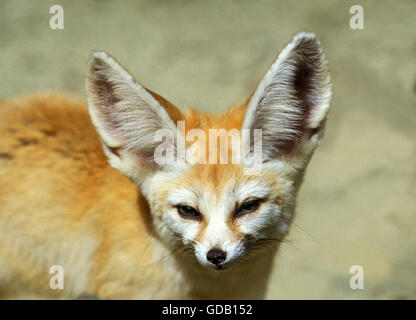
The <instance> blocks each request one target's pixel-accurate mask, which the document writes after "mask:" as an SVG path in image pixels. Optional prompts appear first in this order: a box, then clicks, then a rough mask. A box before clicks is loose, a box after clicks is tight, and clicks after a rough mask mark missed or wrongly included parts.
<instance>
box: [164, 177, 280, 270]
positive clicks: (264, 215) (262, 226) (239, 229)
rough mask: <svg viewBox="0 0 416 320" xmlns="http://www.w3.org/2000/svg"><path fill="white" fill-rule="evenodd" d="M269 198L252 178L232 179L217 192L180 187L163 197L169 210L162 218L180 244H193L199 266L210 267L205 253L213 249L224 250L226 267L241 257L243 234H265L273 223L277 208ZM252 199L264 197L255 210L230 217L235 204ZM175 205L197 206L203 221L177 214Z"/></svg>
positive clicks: (278, 212) (278, 211)
mask: <svg viewBox="0 0 416 320" xmlns="http://www.w3.org/2000/svg"><path fill="white" fill-rule="evenodd" d="M270 197H271V190H270V188H269V186H267V184H265V183H264V182H261V181H255V180H252V181H248V182H245V183H241V184H239V183H238V182H237V181H236V180H234V179H232V180H230V181H229V183H227V185H226V186H224V189H223V192H222V193H221V195H218V193H216V192H215V190H213V189H211V188H209V187H206V188H204V189H199V188H198V189H197V188H195V189H192V188H191V187H189V186H187V187H185V186H180V187H178V188H176V189H173V190H172V191H171V192H170V193H169V196H168V198H167V200H168V202H169V204H170V208H171V209H168V210H167V211H166V212H164V215H163V217H164V218H163V221H164V223H165V225H166V226H167V227H168V228H169V229H170V230H171V231H172V232H173V233H174V234H176V235H178V236H180V237H181V239H182V243H183V244H184V245H193V248H194V252H195V256H196V258H197V259H198V261H199V262H200V263H201V264H202V265H204V266H207V267H213V265H212V264H211V263H210V262H209V261H208V260H207V253H208V251H209V250H211V249H213V248H217V249H221V250H222V251H224V252H226V255H227V256H226V260H225V261H224V263H223V266H227V265H229V264H232V263H233V262H235V261H237V260H240V259H242V258H243V257H244V255H245V253H246V244H245V239H246V236H250V237H251V238H252V239H258V238H264V237H267V236H269V235H268V234H266V231H265V230H266V229H267V230H268V228H269V227H270V226H273V225H276V224H277V222H278V220H279V217H280V213H281V209H280V208H279V206H278V205H277V204H275V203H274V202H273V201H270V200H272V199H270ZM252 198H258V199H267V200H265V201H264V202H263V203H262V204H261V206H260V208H259V209H258V210H257V211H256V212H253V213H249V214H247V215H244V216H242V217H239V218H232V217H231V215H233V214H234V211H235V209H236V207H238V206H239V205H241V204H242V203H243V202H244V201H245V200H247V199H252ZM178 204H183V205H189V206H192V207H194V208H195V209H197V210H198V211H199V212H200V213H201V215H202V216H203V217H202V219H203V222H200V221H196V220H188V219H184V218H182V217H180V216H179V214H178V212H177V210H176V208H175V206H177V205H178ZM232 219H234V221H232ZM230 220H231V221H232V222H231V223H232V224H233V225H234V226H233V227H231V225H230ZM267 232H269V231H267Z"/></svg>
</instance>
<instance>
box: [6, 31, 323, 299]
mask: <svg viewBox="0 0 416 320" xmlns="http://www.w3.org/2000/svg"><path fill="white" fill-rule="evenodd" d="M87 97H88V103H87V102H86V101H84V100H81V99H75V98H71V97H68V96H66V95H65V94H62V93H54V92H46V93H34V94H28V95H25V96H21V97H16V98H11V99H8V100H4V101H1V102H0V298H17V299H20V298H45V299H51V298H52V299H54V298H59V299H73V298H76V297H78V296H80V295H83V294H93V295H96V296H99V297H102V298H108V299H237V298H242V299H248V298H257V299H259V298H263V297H264V295H265V292H266V290H267V286H268V285H270V284H268V278H269V274H270V271H271V268H272V264H273V259H274V253H275V252H276V251H277V250H278V247H279V244H280V242H282V241H283V239H284V237H285V235H286V234H287V233H288V231H289V227H290V223H291V221H292V219H293V217H294V211H295V204H296V194H297V192H298V189H299V187H300V184H301V181H302V177H303V173H304V170H305V168H306V165H307V163H308V162H309V160H310V157H311V156H312V153H313V151H314V150H315V148H316V147H317V145H318V144H319V142H320V140H321V138H322V135H323V129H324V123H325V119H326V115H327V113H328V110H329V102H330V98H331V85H330V80H329V73H328V68H327V65H326V61H325V58H324V56H323V53H322V49H321V46H320V43H319V41H318V40H317V39H316V38H315V36H314V35H313V34H308V33H301V34H298V35H297V36H296V37H295V38H294V39H293V40H292V41H291V42H290V43H289V44H288V45H287V47H286V48H285V49H284V50H283V51H282V53H281V54H280V55H279V56H278V58H277V60H276V62H275V63H274V64H273V65H272V67H271V68H270V70H269V71H268V73H266V75H265V77H264V79H263V80H262V81H261V83H260V85H259V86H258V88H257V89H256V90H255V91H254V93H253V94H252V95H251V96H250V97H249V99H248V100H247V101H246V102H245V103H244V104H241V105H235V106H233V107H232V108H230V109H229V110H228V111H227V112H226V113H225V114H222V115H212V114H206V113H201V112H198V111H196V110H193V109H189V110H187V111H186V112H182V111H181V110H179V109H178V108H176V107H175V106H174V105H173V104H171V103H170V102H168V101H167V100H166V99H164V98H162V97H161V96H159V95H157V94H156V93H154V92H152V91H150V90H148V89H146V88H144V87H143V86H141V85H140V84H139V83H137V82H136V81H135V80H134V78H133V77H132V76H131V75H130V74H129V73H128V72H127V71H126V70H125V69H124V68H122V67H121V66H120V65H119V63H118V62H117V61H116V60H115V59H114V58H112V57H111V56H109V55H107V54H105V53H95V54H94V55H93V57H92V58H91V59H90V61H89V64H88V70H87ZM177 121H184V123H185V130H186V132H187V133H188V132H190V131H191V130H192V129H195V128H198V129H202V130H203V131H205V132H208V130H209V129H213V128H218V129H220V128H223V129H226V130H231V129H238V130H240V129H243V128H248V129H250V130H253V129H254V128H259V129H262V130H263V153H262V157H263V165H262V169H261V172H260V173H259V174H258V175H245V174H244V172H243V171H244V170H243V169H244V165H242V164H193V165H190V164H188V163H186V164H185V165H183V166H177V165H172V166H166V167H161V166H158V165H155V163H154V162H153V160H152V152H153V151H154V149H155V146H156V145H155V142H154V141H153V140H152V138H153V136H152V135H153V134H154V132H155V130H156V129H159V128H165V129H166V130H174V129H175V128H176V123H177ZM174 143H175V144H177V141H175V142H174ZM187 145H188V142H187ZM202 148H204V146H203V147H202ZM230 148H231V146H230ZM195 152H196V153H198V152H201V150H196V151H195ZM251 197H255V198H261V199H262V200H261V205H260V207H259V208H258V209H256V211H255V212H252V213H249V214H246V215H244V216H242V217H241V218H236V217H235V216H233V214H232V212H234V210H235V208H236V207H238V206H239V205H240V204H241V202H243V201H245V199H248V198H251ZM181 203H185V204H186V205H188V206H192V207H195V208H197V209H198V211H199V212H200V213H201V215H200V217H199V220H198V221H195V220H187V219H184V218H183V217H180V216H179V215H178V213H177V208H176V206H177V205H179V204H181ZM213 247H220V248H221V249H222V250H224V251H227V259H230V260H229V261H228V260H226V261H225V264H224V268H213V267H212V266H211V264H210V262H209V261H206V255H207V251H209V250H210V249H211V248H213ZM53 265H59V266H62V268H63V270H64V288H63V289H55V290H53V289H51V286H50V279H51V277H52V274H51V273H50V268H51V266H53Z"/></svg>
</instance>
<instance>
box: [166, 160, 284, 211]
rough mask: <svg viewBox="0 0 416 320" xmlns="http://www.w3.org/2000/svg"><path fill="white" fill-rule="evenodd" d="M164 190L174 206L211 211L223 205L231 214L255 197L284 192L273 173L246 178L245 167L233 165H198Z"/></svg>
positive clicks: (247, 176)
mask: <svg viewBox="0 0 416 320" xmlns="http://www.w3.org/2000/svg"><path fill="white" fill-rule="evenodd" d="M159 187H160V185H159ZM162 190H163V191H162V196H163V197H165V199H167V200H168V201H169V202H170V203H171V204H172V205H177V204H188V205H192V206H195V207H199V208H200V209H201V210H203V211H208V212H209V211H210V209H211V208H217V209H218V207H221V206H222V207H223V208H224V210H226V211H227V212H229V211H231V210H232V209H234V207H235V206H236V205H238V204H241V203H242V202H243V201H245V200H247V199H249V198H251V197H253V198H273V199H275V198H276V197H277V196H278V195H279V194H280V191H281V190H280V187H279V183H278V180H277V179H276V177H275V176H273V175H272V174H267V173H262V174H261V175H259V176H249V175H245V174H244V169H243V168H242V166H240V165H233V164H206V165H194V166H192V167H191V168H190V169H189V170H188V171H186V172H184V174H183V175H181V176H180V177H178V178H177V179H173V180H169V181H167V183H166V184H164V187H163V188H162ZM208 212H207V213H208ZM203 213H204V212H203Z"/></svg>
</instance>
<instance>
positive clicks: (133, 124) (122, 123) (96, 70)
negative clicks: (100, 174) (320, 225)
mask: <svg viewBox="0 0 416 320" xmlns="http://www.w3.org/2000/svg"><path fill="white" fill-rule="evenodd" d="M86 90H87V99H88V107H89V113H90V116H91V119H92V122H93V124H94V125H95V127H96V129H97V131H98V133H99V135H100V137H101V141H102V144H103V147H104V151H105V153H106V155H107V156H108V157H109V160H110V164H111V165H112V166H113V167H115V168H116V169H118V170H119V171H121V172H122V173H123V174H125V175H126V176H127V177H129V178H130V179H132V180H134V181H136V182H137V181H140V180H141V179H142V177H143V176H144V175H145V174H146V172H145V171H149V170H154V169H155V168H156V167H157V164H156V162H155V161H154V152H155V149H156V148H157V146H158V145H160V144H161V141H160V140H158V139H157V138H156V135H157V132H159V133H160V132H165V133H166V131H167V133H171V134H172V135H171V137H173V139H175V138H176V126H175V123H174V121H177V120H179V119H180V117H181V113H180V111H179V110H178V109H176V108H175V107H174V106H173V105H172V104H170V103H169V102H168V101H166V100H165V99H163V98H162V97H160V96H158V95H156V94H154V93H153V92H151V91H149V90H147V89H145V88H144V87H143V86H141V85H140V84H138V83H137V82H136V81H135V79H134V78H133V76H132V75H130V74H129V73H128V72H127V71H126V70H125V69H124V68H123V67H122V66H121V65H120V64H119V63H118V62H117V61H116V60H115V59H114V58H113V57H111V56H109V55H107V54H106V53H104V52H95V53H94V54H93V55H92V57H91V58H90V60H89V62H88V67H87V74H86ZM162 105H163V106H162ZM169 114H170V115H171V116H170V115H169ZM159 130H164V131H159ZM165 136H166V135H165ZM170 142H171V144H173V146H172V147H173V148H174V144H175V142H174V141H170Z"/></svg>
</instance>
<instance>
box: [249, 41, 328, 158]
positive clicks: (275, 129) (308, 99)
mask: <svg viewBox="0 0 416 320" xmlns="http://www.w3.org/2000/svg"><path fill="white" fill-rule="evenodd" d="M331 94H332V93H331V84H330V77H329V70H328V67H327V64H326V60H325V57H324V54H323V52H322V47H321V44H320V42H319V40H318V39H316V37H315V35H314V34H312V33H299V34H298V35H296V36H295V37H294V38H293V40H292V41H291V42H290V43H289V44H288V45H287V46H286V47H285V48H284V49H283V50H282V52H281V53H280V54H279V56H278V57H277V59H276V61H275V62H274V63H273V65H272V66H271V68H270V70H269V71H268V72H267V73H266V75H265V76H264V78H263V80H262V81H261V82H260V84H259V86H258V87H257V89H256V91H255V92H254V93H253V95H252V96H251V98H250V101H249V103H248V106H247V111H246V115H245V119H244V122H243V128H246V129H261V130H262V140H263V144H262V145H263V160H267V159H273V158H276V157H278V156H280V155H284V154H287V153H289V152H290V151H292V150H293V149H295V148H297V147H299V146H300V147H303V146H304V147H307V146H308V147H307V148H308V149H311V148H312V149H313V148H314V147H316V145H317V142H319V139H320V137H321V136H322V132H323V125H324V122H325V118H326V115H327V113H328V110H329V106H330V100H331Z"/></svg>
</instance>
